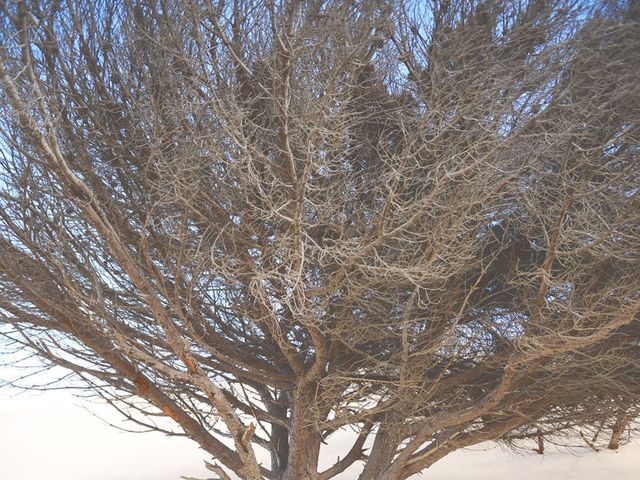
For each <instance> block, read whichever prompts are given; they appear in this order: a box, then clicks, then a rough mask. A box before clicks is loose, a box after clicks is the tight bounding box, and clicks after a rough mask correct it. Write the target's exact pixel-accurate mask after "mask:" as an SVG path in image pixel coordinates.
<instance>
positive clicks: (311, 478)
mask: <svg viewBox="0 0 640 480" xmlns="http://www.w3.org/2000/svg"><path fill="white" fill-rule="evenodd" d="M305 390H308V389H305ZM312 399H313V397H312V395H311V392H310V391H298V392H296V394H295V397H294V402H293V408H292V411H291V435H290V437H289V456H288V459H287V470H286V471H285V473H284V475H283V476H282V480H317V478H318V457H319V454H320V443H321V442H322V436H321V435H320V433H319V432H318V431H317V430H316V429H315V428H314V427H313V425H314V422H313V414H314V410H313V404H312V401H313V400H312Z"/></svg>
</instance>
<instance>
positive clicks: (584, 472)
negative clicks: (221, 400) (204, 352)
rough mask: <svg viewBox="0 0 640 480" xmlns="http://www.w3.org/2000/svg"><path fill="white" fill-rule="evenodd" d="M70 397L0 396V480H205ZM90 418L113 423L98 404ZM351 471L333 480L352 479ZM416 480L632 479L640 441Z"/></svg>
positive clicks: (486, 451) (169, 446) (507, 457)
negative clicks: (189, 478) (192, 478)
mask: <svg viewBox="0 0 640 480" xmlns="http://www.w3.org/2000/svg"><path fill="white" fill-rule="evenodd" d="M78 404H79V401H78V400H71V399H70V398H69V397H67V396H64V395H58V396H56V395H51V394H46V395H43V396H41V397H26V398H25V397H20V398H17V399H12V400H9V401H7V400H1V399H0V480H44V479H46V480H177V479H179V477H180V475H191V476H196V477H198V476H199V477H202V478H206V477H207V472H206V470H204V468H202V467H201V464H202V460H203V459H209V458H208V456H207V455H206V454H205V453H204V452H203V451H201V450H199V449H198V448H197V447H196V446H194V444H193V443H192V442H191V441H189V440H186V439H183V438H168V437H166V436H164V435H162V434H159V433H146V434H133V433H124V432H120V431H118V430H116V429H114V428H112V427H109V426H107V425H106V424H105V423H103V422H102V421H101V420H100V419H98V418H96V417H95V416H93V415H92V414H91V413H89V412H88V411H87V410H85V409H83V408H81V407H80V406H78ZM90 408H91V410H93V411H94V412H95V413H98V414H100V415H101V416H106V417H108V418H110V419H114V420H115V421H116V422H117V421H118V420H117V418H116V417H114V416H113V415H112V414H111V413H110V411H109V410H105V408H104V407H100V406H95V405H94V406H92V407H90ZM345 438H346V435H341V436H337V437H335V438H333V439H332V440H331V441H330V444H329V446H327V447H326V448H325V449H324V450H323V454H322V463H324V464H325V465H327V464H329V463H331V461H332V460H333V459H335V458H336V457H337V456H338V455H340V454H341V453H342V454H344V451H343V449H342V448H340V444H341V442H343V441H344V440H345ZM357 471H358V468H357V467H356V468H355V469H352V470H350V471H347V472H345V473H344V474H343V475H341V476H340V480H355V479H356V478H357V473H358V472H357ZM414 478H415V479H416V480H419V479H424V480H484V479H487V480H489V479H491V480H501V479H505V480H506V479H513V478H516V479H518V480H529V479H531V480H533V479H545V480H546V479H550V480H555V479H557V480H574V479H575V480H578V479H580V480H602V479H605V480H608V479H612V480H613V479H615V480H638V479H640V442H635V443H633V444H631V445H627V446H625V447H623V448H621V449H620V451H619V452H610V451H602V452H599V453H596V452H593V451H590V450H588V449H575V450H573V451H572V452H567V451H566V450H565V451H557V450H555V449H553V448H552V447H550V448H548V453H546V454H545V455H537V454H535V453H533V452H531V453H524V454H519V455H516V454H513V453H511V452H506V451H504V450H502V449H501V448H500V447H497V446H495V445H493V444H483V445H481V446H477V447H474V448H471V449H466V450H462V451H458V452H454V453H453V454H451V455H449V456H448V457H446V458H445V459H443V460H441V461H440V462H438V463H437V464H435V465H434V466H433V467H431V468H430V469H428V470H427V471H425V472H424V473H422V474H420V475H418V476H416V477H414Z"/></svg>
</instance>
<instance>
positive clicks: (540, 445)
mask: <svg viewBox="0 0 640 480" xmlns="http://www.w3.org/2000/svg"><path fill="white" fill-rule="evenodd" d="M536 437H537V439H538V448H537V449H536V452H538V453H539V454H540V455H542V454H544V437H543V436H542V430H540V429H539V428H538V430H537V431H536Z"/></svg>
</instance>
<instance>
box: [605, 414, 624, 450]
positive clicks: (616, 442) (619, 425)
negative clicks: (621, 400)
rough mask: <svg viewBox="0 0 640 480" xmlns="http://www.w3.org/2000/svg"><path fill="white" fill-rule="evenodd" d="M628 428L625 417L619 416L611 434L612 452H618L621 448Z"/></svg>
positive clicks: (610, 445)
mask: <svg viewBox="0 0 640 480" xmlns="http://www.w3.org/2000/svg"><path fill="white" fill-rule="evenodd" d="M626 427H627V419H626V417H625V415H618V418H616V423H615V424H614V425H613V431H612V432H611V439H610V440H609V446H608V448H609V449H610V450H617V449H618V448H619V447H620V442H621V441H622V436H623V435H624V429H625V428H626Z"/></svg>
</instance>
